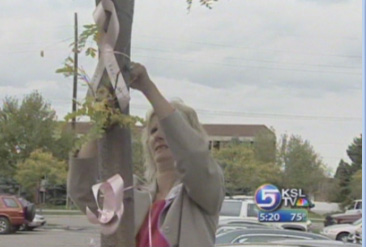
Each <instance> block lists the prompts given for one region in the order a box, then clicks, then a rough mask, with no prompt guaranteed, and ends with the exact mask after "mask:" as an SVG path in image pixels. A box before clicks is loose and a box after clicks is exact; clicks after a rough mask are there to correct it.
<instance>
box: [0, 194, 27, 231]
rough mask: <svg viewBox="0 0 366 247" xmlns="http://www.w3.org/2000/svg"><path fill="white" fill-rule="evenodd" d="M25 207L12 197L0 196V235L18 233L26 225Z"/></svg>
mask: <svg viewBox="0 0 366 247" xmlns="http://www.w3.org/2000/svg"><path fill="white" fill-rule="evenodd" d="M25 217H26V215H25V214H24V209H23V205H22V204H21V202H20V201H19V200H18V199H17V198H16V197H15V196H11V195H0V234H7V233H12V232H16V231H17V230H18V229H19V227H20V226H21V225H22V224H24V223H25V221H26V218H25Z"/></svg>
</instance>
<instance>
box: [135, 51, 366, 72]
mask: <svg viewBox="0 0 366 247" xmlns="http://www.w3.org/2000/svg"><path fill="white" fill-rule="evenodd" d="M134 56H137V57H144V58H151V59H158V60H170V61H177V62H183V63H190V64H192V63H200V64H202V62H199V61H197V60H182V59H172V58H162V57H151V56H143V55H134ZM203 64H210V65H216V66H225V67H231V68H239V69H243V68H252V69H266V70H276V71H278V70H281V71H292V72H294V71H296V72H306V73H330V74H348V75H357V76H359V75H362V73H361V72H360V73H355V72H348V71H325V70H307V69H287V68H273V67H265V66H252V65H240V64H228V63H214V62H204V63H203Z"/></svg>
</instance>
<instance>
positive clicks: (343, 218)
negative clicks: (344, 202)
mask: <svg viewBox="0 0 366 247" xmlns="http://www.w3.org/2000/svg"><path fill="white" fill-rule="evenodd" d="M361 218H362V213H343V214H332V215H329V216H327V217H326V218H325V221H324V226H329V225H333V224H347V223H353V222H355V221H356V220H359V219H361Z"/></svg>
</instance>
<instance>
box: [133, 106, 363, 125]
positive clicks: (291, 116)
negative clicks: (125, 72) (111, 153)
mask: <svg viewBox="0 0 366 247" xmlns="http://www.w3.org/2000/svg"><path fill="white" fill-rule="evenodd" d="M131 108H132V109H134V108H135V109H140V110H142V109H143V110H147V109H148V107H146V106H144V105H138V104H137V105H136V104H131ZM195 110H196V111H197V112H198V113H200V114H203V115H215V116H227V117H233V116H236V117H238V116H239V117H250V118H271V119H293V120H325V121H362V118H357V117H349V116H316V115H295V114H280V113H255V112H236V111H218V110H207V109H199V108H195Z"/></svg>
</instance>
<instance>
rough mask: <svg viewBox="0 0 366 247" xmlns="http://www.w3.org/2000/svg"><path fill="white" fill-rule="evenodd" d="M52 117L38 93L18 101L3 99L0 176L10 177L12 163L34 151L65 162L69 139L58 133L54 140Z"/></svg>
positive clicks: (53, 119) (0, 109)
mask: <svg viewBox="0 0 366 247" xmlns="http://www.w3.org/2000/svg"><path fill="white" fill-rule="evenodd" d="M56 125H57V123H56V114H55V111H54V110H52V108H51V105H50V104H49V103H47V102H46V101H45V100H44V99H43V97H42V96H41V94H39V93H38V92H33V93H31V94H29V95H27V96H25V97H24V99H23V100H22V102H21V104H20V103H19V100H18V99H15V98H11V97H7V98H5V100H4V102H3V107H2V108H0V175H1V176H12V175H14V173H15V171H16V164H17V163H18V162H20V161H23V160H25V159H26V158H28V157H29V155H30V154H31V153H32V152H33V151H34V150H36V149H39V148H41V149H43V150H45V151H49V152H52V153H53V154H54V155H55V156H56V157H58V158H61V159H67V154H68V151H69V148H71V147H72V145H70V142H72V136H71V135H68V134H65V133H62V135H61V138H59V139H58V140H55V139H54V137H53V135H54V133H55V129H56V127H57V126H56Z"/></svg>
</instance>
